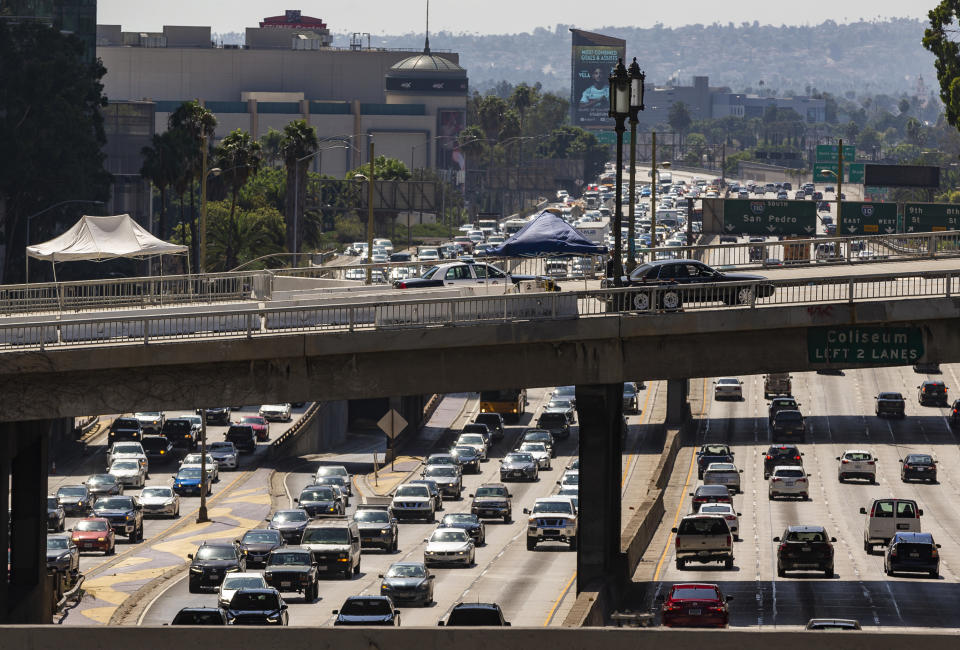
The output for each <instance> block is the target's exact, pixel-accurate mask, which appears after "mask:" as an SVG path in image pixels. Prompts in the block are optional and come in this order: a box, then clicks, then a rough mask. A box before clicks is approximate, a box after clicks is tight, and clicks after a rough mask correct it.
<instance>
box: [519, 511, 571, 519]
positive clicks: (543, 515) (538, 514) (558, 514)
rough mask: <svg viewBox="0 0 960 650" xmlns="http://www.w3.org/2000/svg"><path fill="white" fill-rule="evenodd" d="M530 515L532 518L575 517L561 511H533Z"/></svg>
mask: <svg viewBox="0 0 960 650" xmlns="http://www.w3.org/2000/svg"><path fill="white" fill-rule="evenodd" d="M530 516H531V517H532V518H534V519H569V520H574V519H576V517H575V516H574V515H570V514H565V513H562V512H535V513H533V514H532V515H530Z"/></svg>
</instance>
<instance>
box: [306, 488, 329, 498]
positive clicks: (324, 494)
mask: <svg viewBox="0 0 960 650" xmlns="http://www.w3.org/2000/svg"><path fill="white" fill-rule="evenodd" d="M334 498H335V497H334V496H333V489H332V488H314V489H312V490H304V491H303V492H301V493H300V500H301V501H333V499H334Z"/></svg>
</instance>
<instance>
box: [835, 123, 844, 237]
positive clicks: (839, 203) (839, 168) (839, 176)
mask: <svg viewBox="0 0 960 650" xmlns="http://www.w3.org/2000/svg"><path fill="white" fill-rule="evenodd" d="M839 143H840V146H839V147H837V162H838V163H839V164H838V165H837V232H836V233H835V234H836V236H838V237H839V236H840V235H842V234H843V229H842V226H843V223H842V221H843V218H842V217H841V215H840V213H841V211H842V209H843V207H842V206H843V198H842V197H843V138H840V140H839Z"/></svg>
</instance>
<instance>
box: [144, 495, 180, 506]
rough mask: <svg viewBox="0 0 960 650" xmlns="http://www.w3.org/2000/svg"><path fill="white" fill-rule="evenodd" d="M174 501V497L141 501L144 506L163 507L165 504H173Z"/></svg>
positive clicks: (149, 498)
mask: <svg viewBox="0 0 960 650" xmlns="http://www.w3.org/2000/svg"><path fill="white" fill-rule="evenodd" d="M172 501H173V497H172V496H169V497H142V498H141V499H140V503H142V504H143V505H148V506H157V505H163V504H165V503H170V502H172Z"/></svg>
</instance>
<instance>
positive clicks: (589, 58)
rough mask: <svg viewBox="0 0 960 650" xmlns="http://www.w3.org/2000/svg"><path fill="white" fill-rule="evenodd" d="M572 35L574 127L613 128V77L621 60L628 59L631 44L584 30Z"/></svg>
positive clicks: (572, 116)
mask: <svg viewBox="0 0 960 650" xmlns="http://www.w3.org/2000/svg"><path fill="white" fill-rule="evenodd" d="M570 33H571V34H572V36H573V38H572V44H573V45H572V48H571V63H570V119H571V121H572V122H573V125H574V126H580V127H597V126H612V125H613V120H612V119H611V118H609V117H607V111H608V110H610V99H609V92H610V82H609V77H610V73H611V72H612V71H613V69H614V68H615V67H616V65H617V60H618V59H623V58H625V57H626V52H627V42H626V41H625V40H623V39H622V38H614V37H612V36H604V35H602V34H594V33H593V32H585V31H583V30H580V29H571V30H570Z"/></svg>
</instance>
